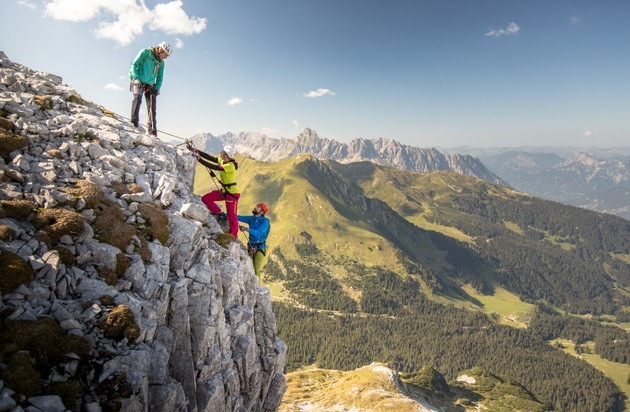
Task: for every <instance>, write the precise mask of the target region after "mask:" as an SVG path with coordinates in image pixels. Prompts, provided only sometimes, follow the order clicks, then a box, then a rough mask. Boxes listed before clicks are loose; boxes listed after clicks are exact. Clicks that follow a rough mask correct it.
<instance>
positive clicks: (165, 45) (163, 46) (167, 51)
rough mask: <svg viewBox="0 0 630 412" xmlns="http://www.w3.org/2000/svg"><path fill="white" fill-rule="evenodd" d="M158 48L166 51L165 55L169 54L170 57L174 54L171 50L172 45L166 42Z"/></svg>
mask: <svg viewBox="0 0 630 412" xmlns="http://www.w3.org/2000/svg"><path fill="white" fill-rule="evenodd" d="M158 47H159V48H161V49H162V50H164V53H166V54H168V55H169V56H170V55H171V53H173V49H171V45H170V44H168V43H167V42H165V41H163V42H162V43H160V44H158Z"/></svg>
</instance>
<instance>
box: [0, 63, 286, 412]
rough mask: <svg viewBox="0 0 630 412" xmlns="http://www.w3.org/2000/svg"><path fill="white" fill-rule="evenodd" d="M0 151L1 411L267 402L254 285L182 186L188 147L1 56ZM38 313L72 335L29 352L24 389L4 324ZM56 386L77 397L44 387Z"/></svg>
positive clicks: (274, 368)
mask: <svg viewBox="0 0 630 412" xmlns="http://www.w3.org/2000/svg"><path fill="white" fill-rule="evenodd" d="M0 155H1V156H2V157H3V159H0V181H2V184H1V186H0V187H1V188H0V204H1V205H2V208H1V209H0V258H1V259H2V262H3V266H4V267H3V268H1V269H0V270H1V273H0V278H1V279H0V281H1V287H2V289H0V290H2V296H1V300H0V313H1V316H0V325H1V326H2V330H0V346H2V349H3V350H4V353H3V356H2V357H1V358H0V376H2V378H3V379H2V380H0V410H2V411H5V410H15V411H19V410H25V409H26V410H28V411H31V412H37V411H40V410H41V411H64V410H77V411H78V410H85V411H91V412H96V411H101V410H121V411H149V410H150V411H185V410H187V411H272V410H276V409H277V408H278V407H279V404H280V401H281V399H282V395H283V393H284V391H285V388H286V385H285V382H284V376H283V374H282V371H283V368H284V359H285V353H286V346H285V345H284V343H283V342H282V341H281V340H280V339H279V338H278V337H277V335H276V325H275V316H274V314H273V312H272V308H271V300H270V295H269V290H268V289H266V288H264V287H261V286H259V285H258V281H257V278H256V276H255V275H254V272H253V268H252V265H251V261H250V259H249V257H248V255H247V252H246V250H245V248H244V247H243V245H242V244H241V243H240V242H238V241H236V242H234V241H231V239H230V240H227V241H226V240H225V236H224V234H223V233H222V230H221V228H220V226H219V225H218V224H217V222H216V221H215V220H214V219H213V218H211V217H210V216H209V215H208V210H207V209H206V208H205V206H203V204H201V203H200V202H199V200H198V198H197V197H196V196H195V195H194V194H193V193H192V181H193V173H194V166H195V162H194V160H193V159H192V158H191V157H190V156H188V155H187V154H186V153H184V152H183V151H181V150H180V149H179V148H177V147H174V146H171V145H168V144H164V143H163V142H162V141H160V140H157V139H153V138H151V137H149V136H145V135H141V134H138V133H137V131H135V130H134V129H133V128H132V127H131V124H130V123H128V122H126V121H124V119H121V118H119V117H118V116H116V115H114V114H113V113H110V112H108V111H107V110H105V109H103V108H100V107H98V106H97V105H95V104H93V103H91V102H86V101H85V100H83V99H82V98H81V97H80V95H79V94H78V93H77V92H76V91H74V90H73V89H72V88H70V87H68V86H66V85H64V84H62V79H61V78H60V77H58V76H56V75H52V74H47V73H42V72H36V71H33V70H31V69H29V68H27V67H24V66H22V65H20V64H17V63H14V62H12V61H10V60H9V59H8V58H7V56H6V55H5V54H4V53H3V52H0ZM108 216H109V218H110V220H107V219H106V217H108ZM111 216H114V217H116V216H118V219H114V218H111ZM160 216H164V217H166V219H167V222H168V223H166V221H164V220H160V219H159V218H160ZM118 220H119V221H118ZM65 224H67V225H66V226H64V225H65ZM112 225H115V226H114V227H116V228H118V229H119V230H118V231H115V232H114V233H112V234H111V236H110V237H107V236H106V235H107V232H108V229H111V228H112ZM116 225H118V226H116ZM166 227H168V231H167V232H166V233H163V232H159V230H160V229H164V228H166ZM125 236H128V238H127V239H126V241H124V242H122V243H121V239H123V240H124V239H125ZM127 240H128V241H127ZM16 257H17V259H16ZM11 259H13V260H11ZM5 262H11V265H13V266H9V264H6V265H5ZM15 268H18V269H19V270H17V269H15ZM17 273H20V274H22V273H26V274H28V275H29V276H28V277H27V278H26V280H24V281H21V282H20V281H18V282H17V283H15V282H16V281H15V279H17V275H16V274H17ZM7 285H8V286H7ZM120 313H126V315H125V316H126V317H125V316H122V317H118V318H117V317H116V315H117V314H120ZM122 320H125V322H126V323H125V325H126V326H125V329H124V330H122V331H121V332H120V333H116V330H115V327H116V326H118V325H119V324H120V323H121V322H122ZM42 321H45V322H44V323H46V324H47V325H48V326H51V325H50V324H52V326H51V327H53V328H60V329H59V330H60V331H61V334H60V336H59V339H60V340H59V341H60V342H65V340H63V339H66V338H68V337H74V338H76V339H77V342H78V341H80V342H85V343H87V345H86V347H85V350H84V351H82V352H81V351H79V350H76V351H75V352H79V353H72V352H68V353H62V354H61V358H60V359H62V360H60V361H59V362H57V363H54V364H52V365H50V367H48V368H47V369H46V370H43V369H42V368H41V362H39V361H38V360H37V359H36V360H35V361H33V360H31V363H33V362H35V365H36V369H37V370H36V371H35V370H34V373H36V374H38V375H35V376H36V377H37V378H36V379H34V384H37V385H39V386H36V387H37V388H39V390H37V389H36V390H27V389H25V388H21V389H19V390H18V388H16V387H11V385H10V382H17V383H15V385H14V386H19V383H20V382H23V380H15V379H13V380H11V376H12V375H11V374H10V373H9V372H10V371H11V370H12V362H14V361H15V362H17V360H16V359H18V358H19V356H21V354H24V353H26V354H28V355H29V356H31V358H33V357H35V350H34V349H32V347H30V346H28V345H26V344H24V347H21V346H19V345H22V343H23V342H19V341H18V339H17V337H16V336H11V334H9V333H6V332H7V331H10V330H13V331H15V330H21V329H19V328H18V327H19V326H20V325H26V327H27V328H31V329H33V330H34V327H35V326H37V325H40V324H41V322H42ZM52 330H56V329H52ZM8 343H10V344H12V345H14V346H12V347H9V346H8ZM16 346H18V347H17V349H16ZM76 347H78V348H80V347H83V346H82V345H76ZM8 348H9V349H8ZM48 349H50V348H43V349H42V350H48ZM12 351H13V352H15V353H13V352H12ZM9 356H10V358H9ZM38 362H39V363H38ZM27 363H28V361H27ZM29 370H30V369H29ZM59 384H68V385H69V386H73V387H76V388H79V389H78V391H77V392H76V397H75V398H71V397H70V398H68V396H66V397H63V402H62V395H60V394H58V393H56V392H55V391H52V392H51V391H48V389H50V388H53V387H57V386H58V385H59ZM68 399H70V400H68Z"/></svg>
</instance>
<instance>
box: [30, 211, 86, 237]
mask: <svg viewBox="0 0 630 412" xmlns="http://www.w3.org/2000/svg"><path fill="white" fill-rule="evenodd" d="M34 223H35V226H36V227H37V228H38V229H41V230H43V231H44V233H46V234H47V235H48V237H49V238H50V243H51V244H55V243H58V242H59V239H61V238H62V237H63V236H65V235H69V236H71V237H76V236H79V235H81V234H82V233H83V229H84V219H83V216H81V215H80V214H78V213H76V212H73V211H71V210H66V209H61V208H55V209H44V210H42V211H41V212H39V213H38V214H37V216H36V217H35V222H34Z"/></svg>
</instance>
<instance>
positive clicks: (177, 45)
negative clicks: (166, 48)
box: [175, 37, 184, 49]
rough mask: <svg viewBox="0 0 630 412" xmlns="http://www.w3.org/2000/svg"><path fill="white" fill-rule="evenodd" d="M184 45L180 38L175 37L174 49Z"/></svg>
mask: <svg viewBox="0 0 630 412" xmlns="http://www.w3.org/2000/svg"><path fill="white" fill-rule="evenodd" d="M183 47H184V41H183V40H182V39H180V38H179V37H178V38H176V39H175V48H176V49H181V48H183Z"/></svg>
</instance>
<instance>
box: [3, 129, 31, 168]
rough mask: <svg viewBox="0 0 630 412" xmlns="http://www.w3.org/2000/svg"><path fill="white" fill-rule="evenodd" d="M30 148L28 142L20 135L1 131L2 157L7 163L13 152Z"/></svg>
mask: <svg viewBox="0 0 630 412" xmlns="http://www.w3.org/2000/svg"><path fill="white" fill-rule="evenodd" d="M26 146H28V140H26V138H24V137H23V136H20V135H19V134H15V133H11V132H8V131H6V130H0V157H2V158H3V159H4V160H5V161H7V162H8V161H10V160H11V157H10V154H11V152H13V151H15V150H20V149H23V148H25V147H26Z"/></svg>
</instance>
